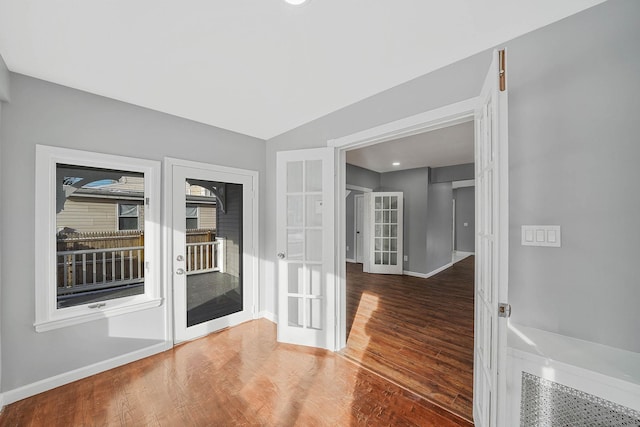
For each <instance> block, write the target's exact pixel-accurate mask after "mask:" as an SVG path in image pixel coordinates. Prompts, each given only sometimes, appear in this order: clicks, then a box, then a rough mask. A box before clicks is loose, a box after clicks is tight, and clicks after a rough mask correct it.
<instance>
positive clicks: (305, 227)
mask: <svg viewBox="0 0 640 427" xmlns="http://www.w3.org/2000/svg"><path fill="white" fill-rule="evenodd" d="M277 170H278V172H277V204H278V208H277V217H278V218H277V230H276V232H277V256H278V296H279V298H278V341H281V342H287V343H291V344H299V345H308V346H313V347H323V348H331V349H333V348H334V347H335V338H334V337H335V320H334V316H335V273H334V269H335V258H334V257H335V254H336V252H337V250H336V248H335V244H334V241H335V238H334V222H335V212H334V208H333V207H334V198H333V189H334V151H333V149H332V148H318V149H310V150H295V151H281V152H278V154H277Z"/></svg>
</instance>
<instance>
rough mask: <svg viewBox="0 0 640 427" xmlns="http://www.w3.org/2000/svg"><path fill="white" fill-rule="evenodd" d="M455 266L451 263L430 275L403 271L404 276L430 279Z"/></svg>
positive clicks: (429, 273)
mask: <svg viewBox="0 0 640 427" xmlns="http://www.w3.org/2000/svg"><path fill="white" fill-rule="evenodd" d="M451 266H453V262H450V263H448V264H445V265H443V266H442V267H440V268H436V269H435V270H433V271H430V272H428V273H416V272H415V271H407V270H405V271H403V272H402V274H404V275H405V276H413V277H420V278H421V279H428V278H429V277H431V276H435V275H436V274H438V273H440V272H441V271H444V270H446V269H447V268H449V267H451Z"/></svg>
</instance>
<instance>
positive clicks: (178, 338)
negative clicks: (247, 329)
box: [167, 162, 257, 342]
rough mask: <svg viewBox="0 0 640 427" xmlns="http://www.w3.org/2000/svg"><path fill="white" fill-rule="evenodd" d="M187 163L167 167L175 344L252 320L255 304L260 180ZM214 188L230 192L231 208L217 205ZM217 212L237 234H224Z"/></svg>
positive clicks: (227, 196)
mask: <svg viewBox="0 0 640 427" xmlns="http://www.w3.org/2000/svg"><path fill="white" fill-rule="evenodd" d="M184 163H185V165H179V164H173V165H172V166H171V167H169V168H168V169H167V170H168V173H170V174H171V177H170V178H169V179H170V181H171V185H172V190H171V197H172V201H171V205H172V212H171V218H172V221H171V222H172V223H171V225H170V226H171V241H172V249H171V254H170V255H171V265H172V267H173V268H172V274H171V277H172V279H173V295H174V331H175V338H174V339H175V342H182V341H186V340H190V339H194V338H198V337H201V336H204V335H207V334H209V333H211V332H214V331H217V330H219V329H222V328H226V327H229V326H234V325H237V324H240V323H242V322H245V321H247V320H250V319H252V318H253V305H254V301H253V299H254V298H253V296H254V285H255V283H254V279H255V271H254V270H255V263H254V255H255V254H254V253H253V248H254V244H253V239H254V218H253V216H254V205H253V204H254V198H253V188H254V179H257V176H255V177H254V175H253V174H255V173H254V172H250V171H246V172H247V174H241V173H230V172H223V171H221V170H217V169H216V168H217V167H216V166H213V165H205V164H200V163H197V164H196V163H193V165H199V166H200V167H195V166H186V164H187V163H190V162H184ZM212 190H215V191H220V192H222V193H225V194H226V200H227V206H225V207H223V206H222V204H221V203H219V200H217V199H216V197H215V196H213V193H212ZM232 199H233V203H230V200H232ZM222 200H225V198H224V195H223V199H222ZM212 203H215V204H212ZM223 210H226V211H225V212H222V211H223ZM216 211H219V212H218V213H217V220H216V222H217V221H220V222H223V221H226V222H228V223H232V224H234V225H233V227H231V226H227V228H226V229H227V230H229V229H232V228H233V230H235V231H234V232H233V233H230V234H229V235H221V234H220V232H221V226H220V224H217V223H215V222H214V218H216ZM188 217H189V218H188ZM214 224H215V226H214ZM216 227H217V228H216ZM196 230H197V231H196ZM212 230H213V231H212ZM223 234H224V233H223ZM209 235H210V236H211V237H209ZM213 236H215V239H212V237H213Z"/></svg>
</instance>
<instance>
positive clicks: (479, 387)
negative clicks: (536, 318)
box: [473, 51, 509, 427]
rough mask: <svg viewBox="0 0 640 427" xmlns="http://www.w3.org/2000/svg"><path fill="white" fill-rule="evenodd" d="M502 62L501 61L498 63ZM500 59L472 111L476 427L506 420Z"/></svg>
mask: <svg viewBox="0 0 640 427" xmlns="http://www.w3.org/2000/svg"><path fill="white" fill-rule="evenodd" d="M501 61H502V64H501ZM501 70H504V57H503V56H502V55H500V54H499V53H498V52H497V51H496V52H494V55H493V62H492V64H491V67H490V69H489V72H488V75H487V78H486V80H485V83H484V86H483V88H482V93H481V95H480V100H481V105H480V107H479V108H478V109H477V110H476V113H475V123H476V138H475V141H476V142H475V159H476V163H475V170H476V275H475V279H476V283H475V307H476V308H475V310H476V313H475V319H476V320H475V349H474V353H475V361H474V371H473V373H474V388H473V418H474V422H475V425H476V426H479V427H488V426H502V425H506V424H505V418H504V409H505V408H504V406H505V405H504V402H505V401H506V399H505V392H506V337H507V333H506V332H507V319H506V318H501V317H499V315H498V313H499V302H501V301H506V297H507V273H508V269H507V268H508V236H507V233H508V226H509V223H508V188H507V185H506V183H507V176H506V174H507V173H508V152H507V92H506V83H505V87H504V88H503V90H501V88H500V72H501Z"/></svg>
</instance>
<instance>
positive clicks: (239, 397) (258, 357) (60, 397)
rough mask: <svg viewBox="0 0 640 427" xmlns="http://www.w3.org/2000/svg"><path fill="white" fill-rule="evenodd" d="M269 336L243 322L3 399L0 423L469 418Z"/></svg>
mask: <svg viewBox="0 0 640 427" xmlns="http://www.w3.org/2000/svg"><path fill="white" fill-rule="evenodd" d="M355 321H356V322H359V321H360V320H359V319H358V318H356V320H355ZM275 335H276V329H275V325H274V324H272V323H271V322H269V321H267V320H256V321H252V322H247V323H244V324H242V325H240V326H237V327H234V328H231V329H227V330H224V331H221V332H218V333H214V334H212V335H209V336H207V337H205V338H201V339H199V340H196V341H192V342H189V343H186V344H183V345H180V346H178V347H175V348H174V349H172V350H169V351H166V352H164V353H161V354H158V355H155V356H152V357H148V358H146V359H143V360H139V361H137V362H134V363H131V364H128V365H125V366H122V367H119V368H116V369H112V370H110V371H107V372H104V373H101V374H98V375H94V376H92V377H89V378H85V379H83V380H80V381H76V382H74V383H72V384H67V385H65V386H62V387H58V388H56V389H54V390H50V391H48V392H45V393H42V394H39V395H37V396H33V397H30V398H28V399H24V400H22V401H19V402H16V403H13V404H11V405H8V406H7V407H6V408H5V409H4V411H3V412H2V414H0V426H47V427H50V426H65V427H68V426H156V425H162V426H332V427H335V426H391V425H400V426H440V427H447V426H470V425H471V424H470V423H466V422H463V421H462V420H460V419H459V418H457V417H454V416H453V415H451V414H450V413H448V412H446V411H444V410H443V409H442V408H440V407H439V406H437V405H434V404H432V403H430V402H428V401H426V400H424V399H421V398H419V397H418V396H416V395H415V394H413V393H411V392H408V391H407V390H405V389H403V388H401V387H398V386H396V385H394V384H392V383H390V382H388V381H385V380H384V379H382V378H381V377H380V376H378V375H375V374H372V373H371V372H369V371H368V370H366V369H362V368H359V367H358V366H357V365H356V364H355V363H352V362H351V361H349V360H347V359H345V358H343V357H341V356H339V355H336V354H335V353H331V352H328V351H324V350H318V349H311V348H306V347H298V346H292V345H286V344H278V343H276V340H275ZM404 351H409V349H408V348H407V349H405V350H404Z"/></svg>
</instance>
